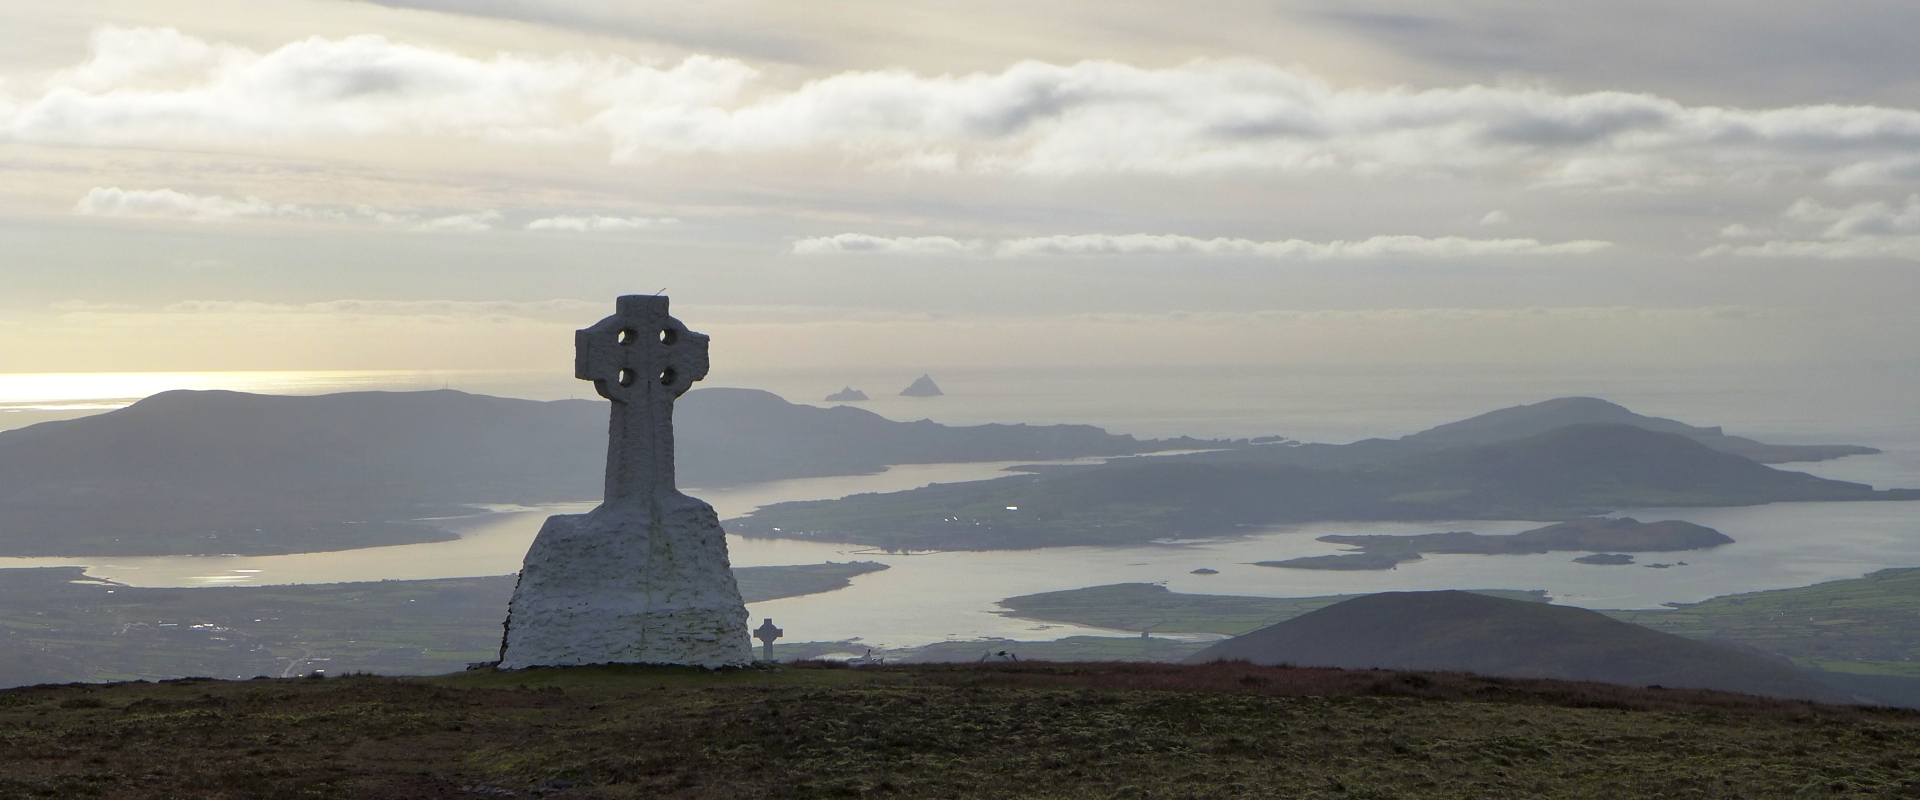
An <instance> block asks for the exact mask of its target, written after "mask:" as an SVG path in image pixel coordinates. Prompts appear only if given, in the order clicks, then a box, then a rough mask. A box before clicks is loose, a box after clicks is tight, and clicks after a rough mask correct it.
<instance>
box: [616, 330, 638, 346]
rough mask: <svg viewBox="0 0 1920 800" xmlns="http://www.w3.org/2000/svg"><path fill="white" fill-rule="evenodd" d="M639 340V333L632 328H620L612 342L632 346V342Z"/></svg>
mask: <svg viewBox="0 0 1920 800" xmlns="http://www.w3.org/2000/svg"><path fill="white" fill-rule="evenodd" d="M639 338H640V332H639V331H636V330H634V329H632V328H622V329H621V330H620V333H619V334H618V335H616V336H615V337H614V341H617V342H619V343H621V344H633V343H634V340H636V339H639Z"/></svg>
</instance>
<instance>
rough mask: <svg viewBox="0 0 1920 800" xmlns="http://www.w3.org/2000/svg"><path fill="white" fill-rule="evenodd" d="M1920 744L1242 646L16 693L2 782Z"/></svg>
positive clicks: (773, 786) (1804, 722) (1815, 757)
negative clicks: (1263, 657) (1216, 661)
mask: <svg viewBox="0 0 1920 800" xmlns="http://www.w3.org/2000/svg"><path fill="white" fill-rule="evenodd" d="M1917 754H1920V715H1916V714H1914V713H1912V712H1899V711H1889V710H1871V709H1859V708H1836V707H1820V706H1813V705H1809V704H1803V703H1789V702H1784V701H1768V700H1761V699H1759V698H1752V697H1745V696H1739V695H1721V694H1715V693H1709V692H1683V691H1672V690H1655V689H1628V688H1623V687H1615V686H1603V685H1597V684H1562V683H1555V682H1551V681H1510V680H1492V679H1483V678H1474V677H1471V676H1461V675H1446V674H1442V675H1428V674H1418V673H1389V672H1375V671H1353V672H1347V671H1340V670H1313V669H1285V668H1269V667H1250V666H1246V665H1244V664H1224V665H1207V666H1203V667H1175V666H1166V665H1114V664H1100V665H976V666H940V667H930V666H920V667H891V668H883V669H860V670H850V669H820V668H794V667H787V668H781V669H777V670H742V671H733V672H724V673H717V674H716V673H702V672H700V671H697V670H689V669H673V668H640V667H590V668H578V669H567V670H560V669H544V670H528V671H523V672H515V673H496V672H490V671H488V672H469V673H463V674H456V675H449V676H443V677H438V678H387V677H373V676H366V677H353V676H349V677H341V678H327V679H284V680H271V679H260V680H254V681H232V682H222V681H204V680H202V681H180V682H169V683H163V684H146V683H140V684H116V685H109V686H44V687H31V688H24V689H13V690H7V691H4V692H0V797H111V798H145V797H152V798H176V797H204V798H316V799H319V798H374V799H375V800H378V799H379V798H456V797H490V796H491V797H508V796H519V797H547V798H576V799H578V800H588V799H590V798H643V797H645V798H655V797H665V798H734V797H784V798H839V797H949V798H1015V797H1019V798H1026V797H1042V798H1054V797H1058V798H1108V797H1138V798H1216V797H1288V798H1622V797H1633V798H1643V797H1644V798H1651V797H1667V798H1756V797H1829V796H1847V797H1870V796H1884V797H1895V796H1912V795H1913V794H1914V793H1917V792H1920V755H1917Z"/></svg>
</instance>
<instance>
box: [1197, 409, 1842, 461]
mask: <svg viewBox="0 0 1920 800" xmlns="http://www.w3.org/2000/svg"><path fill="white" fill-rule="evenodd" d="M1574 425H1629V426H1632V427H1636V428H1641V429H1644V430H1649V431H1654V432H1656V433H1671V434H1676V435H1679V436H1684V437H1686V438H1688V439H1692V440H1694V441H1696V442H1699V443H1701V444H1703V445H1705V446H1707V447H1708V448H1709V449H1712V450H1717V451H1719V452H1722V453H1728V454H1731V455H1737V456H1741V457H1743V458H1748V459H1752V460H1754V461H1758V462H1761V463H1763V464H1781V463H1788V462H1794V461H1825V460H1828V459H1834V458H1841V457H1844V456H1851V455H1871V454H1873V453H1878V452H1880V451H1879V450H1877V449H1874V448H1872V447H1861V446H1859V445H1850V444H1832V445H1829V444H1821V445H1777V444H1766V443H1763V442H1757V441H1754V440H1752V439H1746V438H1742V437H1739V436H1728V435H1726V434H1725V433H1723V432H1722V431H1721V430H1720V428H1718V427H1698V426H1694V425H1688V424H1686V423H1684V422H1678V421H1675V420H1671V419H1665V418H1662V417H1649V416H1646V415H1643V414H1636V413H1634V412H1632V411H1630V410H1628V409H1627V408H1626V407H1625V406H1621V405H1619V404H1616V403H1610V402H1607V401H1605V400H1601V399H1599V398H1594V397H1561V398H1556V399H1553V400H1547V401H1543V402H1539V403H1533V404H1530V405H1521V406H1513V407H1510V408H1502V409H1497V410H1494V411H1489V412H1487V413H1485V414H1480V415H1478V416H1475V417H1471V418H1468V419H1463V420H1460V421H1458V422H1449V423H1447V424H1445V425H1438V426H1435V427H1432V428H1428V429H1427V430H1424V431H1420V432H1419V433H1413V434H1408V435H1406V436H1402V437H1400V438H1398V439H1362V440H1360V441H1357V442H1352V443H1349V444H1287V445H1266V446H1259V447H1248V448H1242V449H1237V450H1228V451H1222V452H1214V453H1196V454H1193V455H1190V456H1183V457H1182V458H1183V459H1184V460H1189V461H1199V462H1209V463H1274V464H1297V465H1300V466H1306V467H1316V468H1323V469H1344V468H1351V467H1360V466H1372V465H1377V464H1384V463H1389V462H1393V461H1399V460H1403V459H1407V458H1412V457H1414V456H1417V455H1422V454H1425V453H1431V452H1435V451H1439V450H1445V449H1449V448H1458V447H1480V446H1485V445H1492V444H1499V443H1502V442H1509V441H1514V440H1518V439H1525V438H1529V437H1533V436H1538V435H1540V434H1543V433H1547V432H1549V431H1554V430H1558V429H1560V428H1565V427H1569V426H1574Z"/></svg>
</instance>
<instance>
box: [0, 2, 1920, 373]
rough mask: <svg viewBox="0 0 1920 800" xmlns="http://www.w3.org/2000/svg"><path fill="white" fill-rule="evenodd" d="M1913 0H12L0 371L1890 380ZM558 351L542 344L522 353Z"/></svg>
mask: <svg viewBox="0 0 1920 800" xmlns="http://www.w3.org/2000/svg"><path fill="white" fill-rule="evenodd" d="M1915 30H1920V4H1915V3H1913V2H1911V0H1843V1H1842V2H1833V3H1823V4H1808V3H1787V2H1773V1H1772V0H1741V1H1740V2H1735V1H1734V0H1700V1H1699V2H1689V3H1679V2H1672V1H1671V0H1667V1H1666V2H1657V3H1656V2H1650V1H1649V0H1608V2H1600V1H1599V0H1574V1H1572V2H1560V3H1553V4H1546V5H1542V4H1539V3H1533V2H1521V1H1520V0H1461V1H1459V2H1450V3H1435V2H1422V3H1415V2H1411V0H1364V1H1363V2H1342V3H1335V2H1331V0H1327V1H1326V2H1322V1H1320V0H1277V2H1274V1H1268V2H1235V1H1233V0H1226V1H1223V2H1189V3H1165V2H1130V1H1128V0H1099V1H1098V2H1095V1H1093V0H1065V1H1064V2H1056V3H1032V2H1012V1H1011V0H967V1H966V2H960V1H959V0H955V1H954V2H912V3H903V2H899V1H898V0H830V1H828V2H810V3H796V2H792V1H791V0H786V1H785V2H774V1H772V0H767V1H765V2H763V1H761V0H716V1H715V2H707V3H699V4H689V3H684V2H667V1H666V0H638V1H635V0H381V1H380V2H356V1H351V0H168V2H164V3H155V2H150V0H59V2H55V1H54V0H26V1H24V2H9V3H5V4H0V281H4V285H5V287H6V288H5V290H4V292H3V293H0V371H4V372H36V371H76V370H77V371H88V370H101V371H114V370H219V369H476V368H512V369H524V368H547V367H554V368H558V369H564V368H565V365H566V364H567V363H569V361H570V355H569V351H570V348H571V335H570V331H571V330H572V329H573V328H577V327H583V326H584V325H586V324H589V323H591V322H592V321H593V320H595V319H598V318H599V317H600V316H603V315H605V314H606V313H610V311H611V308H612V298H613V296H614V295H617V294H622V293H653V292H656V291H659V290H662V289H664V290H666V292H667V293H668V294H670V295H671V296H672V298H673V301H674V308H675V311H676V314H677V315H678V316H680V317H681V318H682V319H684V320H685V321H687V322H688V323H689V324H690V325H691V326H692V327H694V328H695V329H698V330H704V331H707V332H709V333H711V334H712V335H713V336H714V358H715V360H716V362H722V361H724V362H727V363H731V364H735V365H740V366H743V367H749V368H773V367H813V366H819V367H832V366H836V365H852V364H859V365H869V366H871V365H899V366H903V367H919V366H928V367H932V366H939V365H961V364H965V365H990V364H1009V365H1022V366H1032V365H1048V364H1073V363H1095V364H1141V365H1146V364H1169V363H1183V362H1205V363H1220V364H1233V363H1329V362H1341V361H1357V362H1372V363H1392V362H1408V361H1423V362H1424V361H1440V362H1470V361H1523V362H1524V361H1555V362H1564V363H1581V362H1589V361H1592V362H1634V361H1649V362H1669V363H1672V362H1678V363H1731V362H1753V361H1811V360H1823V359H1849V360H1859V359H1868V360H1871V359H1910V358H1912V349H1913V348H1912V342H1914V341H1920V321H1916V319H1915V317H1916V315H1915V311H1916V298H1920V280H1916V273H1917V272H1920V48H1916V47H1914V46H1913V45H1912V42H1911V41H1910V37H1911V34H1912V32H1913V31H1915ZM556 365H557V366H556Z"/></svg>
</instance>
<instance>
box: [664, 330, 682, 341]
mask: <svg viewBox="0 0 1920 800" xmlns="http://www.w3.org/2000/svg"><path fill="white" fill-rule="evenodd" d="M677 341H680V332H679V331H676V330H674V329H672V328H661V329H660V343H661V344H673V343H674V342H677Z"/></svg>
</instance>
